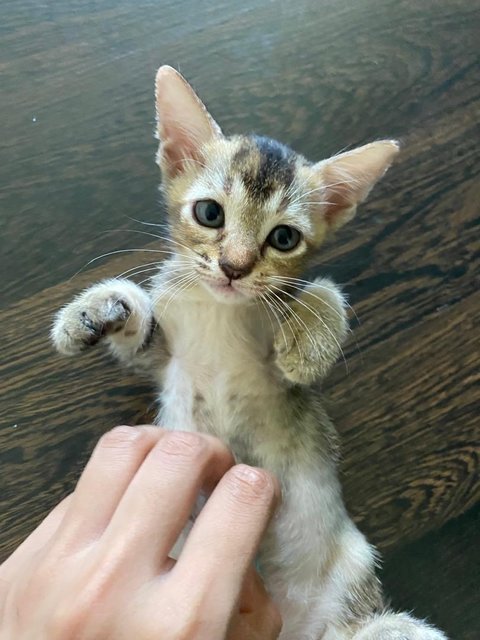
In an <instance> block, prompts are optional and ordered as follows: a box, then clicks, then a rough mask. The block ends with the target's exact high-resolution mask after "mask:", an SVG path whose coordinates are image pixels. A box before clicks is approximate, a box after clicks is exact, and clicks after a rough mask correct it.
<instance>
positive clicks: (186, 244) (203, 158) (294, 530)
mask: <svg viewBox="0 0 480 640" xmlns="http://www.w3.org/2000/svg"><path fill="white" fill-rule="evenodd" d="M156 106H157V122H158V127H157V133H158V138H159V140H160V147H159V151H158V156H157V160H158V164H159V166H160V167H161V170H162V176H163V192H164V195H165V198H166V202H167V205H168V211H169V227H170V242H171V248H172V252H173V253H172V256H171V257H170V258H169V259H168V260H166V261H165V262H163V263H162V264H161V265H160V266H159V270H158V273H157V274H156V275H155V276H154V277H153V279H152V283H151V286H150V288H149V290H148V291H146V290H144V289H142V288H140V287H139V286H137V285H136V284H134V283H132V282H130V281H128V280H124V279H123V280H122V279H112V280H107V281H104V282H100V283H99V284H96V285H94V286H92V287H91V288H89V289H87V290H86V291H84V292H83V293H81V294H80V295H79V296H78V297H77V298H75V299H74V300H73V301H72V302H71V303H70V304H69V305H67V306H66V307H64V308H63V309H61V310H60V311H59V312H58V314H57V316H56V319H55V324H54V327H53V329H52V338H53V341H54V343H55V345H56V347H57V349H58V350H59V351H60V352H62V353H65V354H68V355H75V354H77V353H79V352H80V351H82V350H83V349H85V348H86V347H89V346H92V345H94V344H96V343H97V342H99V341H102V342H103V343H105V344H106V345H107V346H108V348H109V349H110V351H111V352H112V353H113V354H114V355H115V356H116V357H117V358H118V359H119V360H120V361H121V362H122V363H124V364H127V365H132V366H134V367H136V368H137V369H139V370H140V371H144V372H146V373H148V374H150V375H151V376H153V377H154V378H155V379H156V381H157V382H158V384H159V387H160V391H159V400H160V405H161V409H160V412H159V414H158V418H157V423H158V424H161V425H162V426H165V427H167V428H169V429H182V430H192V431H197V430H198V431H201V432H205V433H209V434H213V435H215V436H218V437H219V438H221V439H222V440H223V441H224V442H225V443H226V444H227V445H228V446H229V447H230V448H231V449H232V450H233V452H234V454H235V456H236V458H237V460H239V461H243V462H246V463H248V464H254V465H258V466H261V467H265V468H267V469H270V470H271V471H272V472H273V473H275V474H276V476H277V477H278V478H279V480H280V483H281V485H282V492H283V502H282V506H281V508H280V510H279V512H278V514H277V516H276V518H275V519H274V521H273V522H272V524H271V526H270V529H269V531H268V533H267V536H266V539H265V541H264V544H263V546H262V548H261V553H260V557H259V563H260V566H261V571H262V575H263V577H264V579H265V582H266V585H267V587H268V589H269V591H270V593H271V595H272V597H273V598H274V600H275V601H276V602H277V604H278V606H279V608H280V611H281V614H282V618H283V621H284V627H283V631H282V634H281V638H282V640H318V639H319V638H322V639H323V640H344V639H347V638H355V640H367V639H368V640H400V639H402V640H442V639H443V640H445V636H444V635H443V634H442V633H441V632H439V631H437V630H435V629H433V628H432V627H430V626H429V625H427V624H426V623H424V622H421V621H419V620H415V619H414V618H412V617H410V616H409V615H407V614H394V613H392V612H390V611H389V610H387V609H385V608H384V604H383V601H382V594H381V588H380V583H379V581H378V579H377V578H376V576H375V559H376V554H375V551H374V549H373V548H372V547H371V546H370V545H369V544H368V542H367V541H366V540H365V538H364V536H363V535H362V534H361V533H360V531H359V530H358V529H357V528H356V526H355V525H354V524H353V522H352V521H351V520H350V518H349V516H348V514H347V512H346V510H345V507H344V504H343V501H342V494H341V488H340V484H339V480H338V476H337V458H338V449H337V438H336V433H335V430H334V427H333V426H332V424H331V422H330V420H329V418H328V416H327V414H326V412H325V410H324V408H323V406H322V403H321V398H320V397H319V394H318V391H316V390H315V389H314V388H313V387H312V383H314V382H316V381H319V380H321V379H322V378H324V377H325V376H326V374H327V373H328V371H329V369H330V368H331V367H332V365H333V364H334V363H335V361H336V360H337V358H338V356H339V353H340V352H341V344H342V342H343V340H344V339H345V336H346V333H347V316H346V303H345V299H344V297H343V295H342V293H341V291H340V289H339V288H338V287H337V286H336V285H335V284H334V283H333V282H331V281H330V280H327V279H325V278H318V279H316V280H314V281H313V282H306V281H304V280H302V279H301V278H300V276H301V275H302V273H303V272H304V271H305V269H306V268H307V266H309V265H310V264H312V261H313V263H314V261H315V257H316V253H317V250H318V248H319V246H320V245H321V244H322V242H323V240H324V239H325V237H326V236H328V235H329V234H330V233H332V231H334V230H335V229H337V228H338V227H340V226H341V225H343V224H344V223H346V222H347V221H348V220H350V219H351V218H352V217H353V215H354V213H355V209H356V206H357V204H358V203H360V202H361V201H363V200H364V199H365V198H366V196H367V194H368V193H369V191H370V189H371V188H372V187H373V185H374V184H375V182H376V181H377V180H378V179H379V178H380V177H381V176H382V175H383V174H384V172H385V171H386V170H387V168H388V167H389V165H390V163H391V162H392V160H393V158H394V156H395V155H396V153H397V151H398V144H397V143H396V142H395V141H391V140H383V141H380V142H374V143H371V144H367V145H365V146H363V147H360V148H358V149H355V150H353V151H349V152H346V153H342V154H340V155H337V156H334V157H333V158H330V159H329V160H325V161H322V162H319V163H317V164H312V163H310V162H308V161H307V160H306V159H305V158H303V157H302V156H301V155H299V154H297V153H295V152H294V151H292V150H291V149H289V148H288V147H286V146H284V145H282V144H280V143H278V142H276V141H274V140H270V139H268V138H264V137H259V136H254V135H252V136H234V137H230V138H227V137H224V136H223V134H222V132H221V130H220V128H219V127H218V125H217V124H216V123H215V122H214V120H213V119H212V117H211V116H210V115H209V113H208V112H207V110H206V108H205V107H204V105H203V104H202V103H201V101H200V100H199V98H198V97H197V96H196V94H195V93H194V91H193V89H192V88H191V87H190V86H189V85H188V84H187V82H186V81H185V80H184V79H183V78H182V77H181V76H180V75H179V74H178V73H177V72H176V71H175V70H173V69H172V68H170V67H162V68H160V70H159V71H158V74H157V79H156Z"/></svg>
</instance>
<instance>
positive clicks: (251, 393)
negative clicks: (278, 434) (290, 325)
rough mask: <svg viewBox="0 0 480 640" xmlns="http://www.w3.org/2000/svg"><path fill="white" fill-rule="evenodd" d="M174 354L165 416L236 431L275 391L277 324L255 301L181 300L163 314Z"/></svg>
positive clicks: (196, 426)
mask: <svg viewBox="0 0 480 640" xmlns="http://www.w3.org/2000/svg"><path fill="white" fill-rule="evenodd" d="M161 325H162V329H163V331H164V333H165V337H166V340H167V346H168V351H169V353H170V354H171V355H170V360H169V362H168V364H167V366H166V368H165V371H164V375H163V390H162V405H163V411H162V418H163V420H164V421H165V424H166V426H169V427H170V428H174V429H191V430H201V431H207V432H211V433H214V434H215V435H219V436H226V437H231V436H232V435H233V434H234V433H235V432H236V431H237V430H238V429H240V428H241V424H240V422H241V421H244V420H245V419H248V418H247V415H246V413H247V414H251V415H253V414H256V413H258V412H259V411H260V412H261V408H262V403H264V402H265V398H266V397H268V396H270V395H271V394H272V393H274V389H275V382H274V379H273V376H272V365H271V362H270V359H271V351H272V341H273V336H272V329H271V325H270V324H269V323H268V319H267V318H265V316H263V315H262V313H261V311H260V310H258V309H257V308H256V307H254V306H252V307H246V308H244V307H237V306H233V305H232V306H231V305H222V304H215V303H213V304H212V303H199V302H192V301H180V302H178V303H176V304H175V305H174V306H172V307H171V308H170V309H169V311H168V315H165V317H164V318H163V319H162V320H161Z"/></svg>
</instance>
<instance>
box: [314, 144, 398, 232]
mask: <svg viewBox="0 0 480 640" xmlns="http://www.w3.org/2000/svg"><path fill="white" fill-rule="evenodd" d="M399 149H400V145H399V143H398V142H397V141H396V140H381V141H379V142H372V143H370V144H366V145H365V146H363V147H358V148H357V149H354V150H353V151H347V152H345V153H341V154H339V155H337V156H333V158H329V159H328V160H323V161H322V162H319V163H317V164H316V165H314V166H313V172H314V178H315V182H316V183H317V184H318V186H319V190H318V192H317V193H318V194H319V196H320V197H319V198H318V199H319V200H321V202H319V204H321V205H322V211H323V214H324V217H325V220H326V222H327V224H328V226H329V227H330V228H331V229H338V227H341V226H342V225H344V224H345V223H346V222H348V221H349V220H351V219H352V218H353V216H354V215H355V211H356V209H357V205H358V204H360V202H362V201H363V200H365V198H366V197H367V196H368V194H369V192H370V190H371V189H372V187H373V186H374V185H375V183H376V182H377V181H378V180H379V179H380V178H381V177H382V176H383V174H384V173H385V171H386V170H387V169H388V168H389V166H390V165H391V164H392V161H393V159H394V157H395V156H396V154H397V153H398V151H399ZM322 187H323V188H322Z"/></svg>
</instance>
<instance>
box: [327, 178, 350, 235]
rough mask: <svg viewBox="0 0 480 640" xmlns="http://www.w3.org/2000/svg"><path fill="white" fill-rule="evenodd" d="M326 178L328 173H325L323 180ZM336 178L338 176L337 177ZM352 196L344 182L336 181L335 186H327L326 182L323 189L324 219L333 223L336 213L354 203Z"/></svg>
mask: <svg viewBox="0 0 480 640" xmlns="http://www.w3.org/2000/svg"><path fill="white" fill-rule="evenodd" d="M327 180H328V174H327V173H325V181H327ZM337 180H338V177H337ZM353 200H354V199H353V198H352V189H351V187H349V186H348V185H347V184H346V183H342V182H337V183H336V184H335V186H331V187H328V182H327V185H326V189H325V202H326V203H327V204H325V210H324V215H325V220H326V221H327V223H328V224H329V225H331V224H334V223H335V218H336V217H337V216H338V214H339V213H340V212H341V211H343V210H345V209H348V208H350V207H352V206H353V205H354V204H355V203H354V201H353Z"/></svg>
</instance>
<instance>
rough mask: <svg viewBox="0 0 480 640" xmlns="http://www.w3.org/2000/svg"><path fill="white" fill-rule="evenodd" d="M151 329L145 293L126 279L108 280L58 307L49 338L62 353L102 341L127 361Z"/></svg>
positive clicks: (71, 351)
mask: <svg viewBox="0 0 480 640" xmlns="http://www.w3.org/2000/svg"><path fill="white" fill-rule="evenodd" d="M153 330H154V320H153V313H152V304H151V300H150V296H149V295H148V293H147V292H146V291H145V290H144V289H142V288H141V287H139V286H138V285H136V284H135V283H133V282H131V281H130V280H125V279H110V280H103V281H102V282H99V283H98V284H95V285H93V286H91V287H89V288H88V289H86V290H85V291H83V292H82V293H80V294H79V295H78V296H77V297H75V298H74V299H73V300H72V302H70V303H69V304H67V305H66V306H65V307H63V308H62V309H60V311H58V313H57V314H56V316H55V320H54V324H53V327H52V330H51V337H52V340H53V343H54V345H55V347H56V348H57V349H58V351H60V353H63V354H65V355H75V354H77V353H79V352H81V351H84V350H85V349H88V348H89V347H91V346H93V345H95V344H97V343H98V342H100V341H102V342H106V343H107V345H108V347H109V348H110V350H111V351H112V352H113V353H114V355H115V356H116V357H117V358H118V359H119V360H120V361H122V362H124V363H126V364H131V363H132V361H133V360H134V359H135V356H136V355H137V354H138V353H139V352H140V351H142V350H143V349H144V348H145V347H146V346H147V344H148V342H149V340H150V338H151V336H152V332H153Z"/></svg>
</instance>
